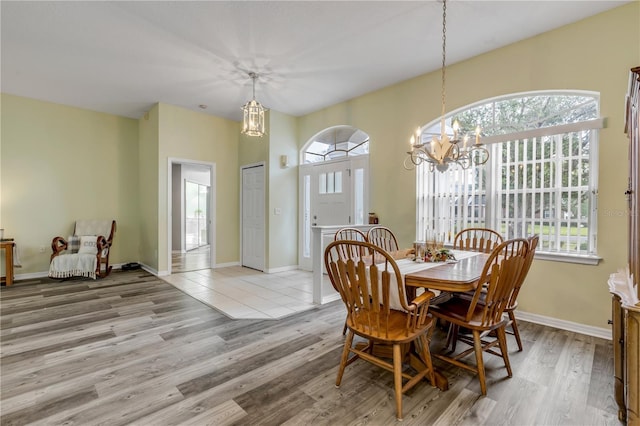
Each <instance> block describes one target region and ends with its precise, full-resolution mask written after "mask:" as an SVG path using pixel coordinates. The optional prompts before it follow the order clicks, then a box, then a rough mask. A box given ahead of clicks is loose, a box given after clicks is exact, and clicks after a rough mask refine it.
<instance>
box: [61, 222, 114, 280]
mask: <svg viewBox="0 0 640 426" xmlns="http://www.w3.org/2000/svg"><path fill="white" fill-rule="evenodd" d="M115 232H116V221H115V220H78V221H76V224H75V228H74V232H73V235H72V236H70V237H69V238H68V239H65V238H63V237H55V238H54V239H53V241H51V249H52V250H53V253H52V254H51V261H50V265H49V277H50V278H62V279H65V278H71V277H78V276H79V277H87V278H93V279H96V277H98V278H104V277H106V276H107V275H109V273H110V272H111V266H109V254H110V252H111V245H112V244H113V236H114V234H115Z"/></svg>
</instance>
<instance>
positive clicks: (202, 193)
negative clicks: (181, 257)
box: [184, 181, 209, 251]
mask: <svg viewBox="0 0 640 426" xmlns="http://www.w3.org/2000/svg"><path fill="white" fill-rule="evenodd" d="M184 193H185V248H186V250H187V251H189V250H194V249H197V248H198V247H202V246H206V245H208V244H209V229H208V220H207V217H208V214H207V213H208V212H207V208H208V205H209V187H208V186H206V185H200V184H198V183H195V182H190V181H185V191H184Z"/></svg>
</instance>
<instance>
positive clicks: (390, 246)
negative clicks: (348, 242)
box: [367, 226, 399, 252]
mask: <svg viewBox="0 0 640 426" xmlns="http://www.w3.org/2000/svg"><path fill="white" fill-rule="evenodd" d="M367 241H368V242H370V243H371V244H373V245H374V246H378V247H380V248H382V249H383V250H385V251H388V252H394V251H398V250H399V247H398V240H397V239H396V236H395V235H394V234H393V232H392V231H391V230H390V229H389V228H386V227H384V226H374V227H373V228H370V229H369V231H367Z"/></svg>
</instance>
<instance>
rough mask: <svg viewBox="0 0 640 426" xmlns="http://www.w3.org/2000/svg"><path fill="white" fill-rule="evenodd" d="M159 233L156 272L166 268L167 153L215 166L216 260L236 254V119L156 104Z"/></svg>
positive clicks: (233, 258) (233, 259) (233, 257)
mask: <svg viewBox="0 0 640 426" xmlns="http://www.w3.org/2000/svg"><path fill="white" fill-rule="evenodd" d="M159 110H160V112H159V120H160V121H159V123H160V130H159V144H158V147H159V156H158V163H157V166H158V171H159V173H158V181H157V183H158V185H159V199H158V201H159V203H158V235H159V238H158V240H159V245H158V251H159V253H160V256H159V259H158V262H159V271H167V269H168V257H167V253H168V246H167V183H168V181H167V179H168V176H167V171H168V161H169V158H179V159H185V160H197V161H206V162H210V163H215V165H216V167H215V168H216V179H215V182H216V188H215V191H216V211H215V223H216V263H218V264H220V263H229V262H237V261H238V256H239V250H240V246H239V240H238V235H239V232H240V231H239V223H240V213H239V204H240V201H239V193H240V187H239V176H240V174H239V165H238V139H239V138H238V135H239V133H240V124H239V123H238V122H236V121H231V120H226V119H224V118H219V117H214V116H211V115H207V114H202V113H200V112H194V111H191V110H187V109H185V108H181V107H177V106H173V105H168V104H160V105H159Z"/></svg>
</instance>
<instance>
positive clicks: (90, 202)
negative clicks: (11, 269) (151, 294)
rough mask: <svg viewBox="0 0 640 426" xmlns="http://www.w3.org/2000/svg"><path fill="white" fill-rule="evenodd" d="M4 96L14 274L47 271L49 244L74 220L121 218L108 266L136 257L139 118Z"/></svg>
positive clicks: (6, 222)
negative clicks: (17, 263)
mask: <svg viewBox="0 0 640 426" xmlns="http://www.w3.org/2000/svg"><path fill="white" fill-rule="evenodd" d="M1 96H2V97H1V102H2V116H1V117H2V118H1V124H2V130H1V139H2V145H1V158H0V163H1V173H2V179H1V185H2V199H1V204H2V216H1V217H0V224H1V226H2V227H3V228H4V229H5V235H6V236H7V237H14V238H15V239H16V243H17V246H18V250H19V257H20V260H21V262H22V268H19V269H16V271H15V273H16V274H31V273H41V272H42V271H48V269H49V256H50V255H51V240H52V239H53V237H56V236H63V237H65V238H66V237H68V236H69V235H71V233H72V231H73V225H74V223H75V221H76V219H111V218H113V219H115V220H116V221H117V231H116V236H115V238H114V246H113V251H112V252H111V257H110V261H111V262H112V263H122V262H129V261H136V260H138V254H139V252H138V248H139V234H138V232H137V229H138V225H139V216H138V205H137V204H138V201H137V200H138V176H137V173H138V172H137V171H138V151H137V144H138V142H137V140H138V126H137V123H136V120H132V119H128V118H123V117H116V116H113V115H109V114H103V113H97V112H92V111H86V110H82V109H78V108H72V107H68V106H63V105H58V104H53V103H49V102H41V101H36V100H32V99H27V98H22V97H17V96H12V95H8V94H2V95H1ZM41 248H44V252H42V251H41Z"/></svg>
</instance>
